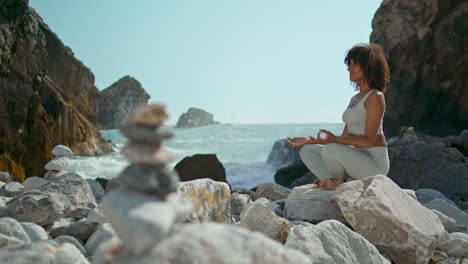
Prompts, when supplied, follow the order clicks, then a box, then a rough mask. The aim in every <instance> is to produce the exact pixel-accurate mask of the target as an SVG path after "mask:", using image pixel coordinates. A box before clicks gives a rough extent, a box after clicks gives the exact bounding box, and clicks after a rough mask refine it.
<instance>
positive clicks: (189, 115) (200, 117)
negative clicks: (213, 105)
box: [176, 107, 219, 128]
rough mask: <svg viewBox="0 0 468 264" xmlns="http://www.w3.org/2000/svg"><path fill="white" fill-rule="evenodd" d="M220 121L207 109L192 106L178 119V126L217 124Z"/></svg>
mask: <svg viewBox="0 0 468 264" xmlns="http://www.w3.org/2000/svg"><path fill="white" fill-rule="evenodd" d="M217 124H219V122H217V121H215V120H214V119H213V114H211V113H208V112H206V111H205V110H202V109H198V108H194V107H191V108H189V110H188V111H187V112H186V113H183V114H182V115H181V116H180V117H179V120H178V121H177V125H176V127H177V128H190V127H202V126H208V125H217Z"/></svg>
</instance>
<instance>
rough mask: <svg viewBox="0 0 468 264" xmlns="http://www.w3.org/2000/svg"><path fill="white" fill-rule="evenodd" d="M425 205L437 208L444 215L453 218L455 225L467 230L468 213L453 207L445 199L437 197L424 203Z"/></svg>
mask: <svg viewBox="0 0 468 264" xmlns="http://www.w3.org/2000/svg"><path fill="white" fill-rule="evenodd" d="M426 207H427V208H429V209H433V210H437V211H439V212H441V213H443V214H444V215H446V216H448V217H450V218H453V219H455V221H456V222H457V225H461V226H464V227H465V230H468V214H467V213H465V212H463V211H462V210H460V209H458V207H455V206H453V205H451V204H450V203H448V202H446V201H445V200H442V199H439V198H437V199H434V200H432V201H431V202H430V203H428V204H427V205H426Z"/></svg>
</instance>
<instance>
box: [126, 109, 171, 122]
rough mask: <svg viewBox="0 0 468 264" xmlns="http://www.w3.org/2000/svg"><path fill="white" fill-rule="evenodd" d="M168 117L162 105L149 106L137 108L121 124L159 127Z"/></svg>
mask: <svg viewBox="0 0 468 264" xmlns="http://www.w3.org/2000/svg"><path fill="white" fill-rule="evenodd" d="M168 117H169V116H168V115H167V113H166V108H165V107H164V105H160V104H151V105H147V106H143V107H141V108H138V109H137V110H135V111H134V112H132V113H131V114H129V115H128V117H127V119H126V120H125V121H124V122H123V124H124V125H126V124H134V125H142V126H149V127H158V126H161V125H162V124H163V123H164V121H166V119H167V118H168Z"/></svg>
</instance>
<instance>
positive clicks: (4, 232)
mask: <svg viewBox="0 0 468 264" xmlns="http://www.w3.org/2000/svg"><path fill="white" fill-rule="evenodd" d="M29 242H31V240H30V238H29V236H28V234H27V233H26V231H25V230H24V228H23V226H22V225H21V224H20V223H19V222H18V221H17V220H16V219H13V218H10V217H4V218H0V248H4V247H9V246H11V245H15V244H22V243H29ZM0 263H1V262H0Z"/></svg>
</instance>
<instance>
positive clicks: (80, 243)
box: [54, 236, 86, 255]
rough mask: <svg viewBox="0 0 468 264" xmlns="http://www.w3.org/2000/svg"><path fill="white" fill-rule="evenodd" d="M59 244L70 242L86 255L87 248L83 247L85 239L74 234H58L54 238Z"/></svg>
mask: <svg viewBox="0 0 468 264" xmlns="http://www.w3.org/2000/svg"><path fill="white" fill-rule="evenodd" d="M54 240H55V241H56V242H57V243H58V244H59V245H61V244H64V243H69V244H72V245H74V246H75V247H76V248H77V249H78V250H79V251H80V252H81V254H83V255H86V249H85V248H84V247H83V241H80V240H78V239H76V238H75V237H72V236H58V237H56V238H55V239H54Z"/></svg>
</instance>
